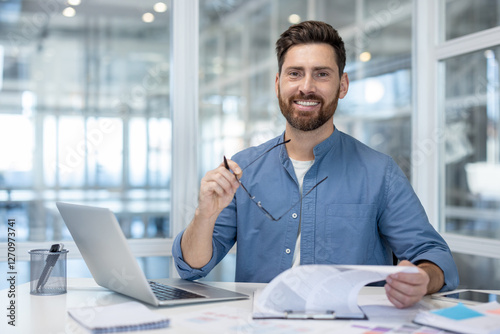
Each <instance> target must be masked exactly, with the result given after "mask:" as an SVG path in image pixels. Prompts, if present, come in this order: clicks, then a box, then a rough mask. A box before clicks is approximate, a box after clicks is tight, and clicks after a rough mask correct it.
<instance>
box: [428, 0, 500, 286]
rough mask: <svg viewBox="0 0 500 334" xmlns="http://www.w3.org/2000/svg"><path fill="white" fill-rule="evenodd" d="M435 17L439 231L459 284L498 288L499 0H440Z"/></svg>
mask: <svg viewBox="0 0 500 334" xmlns="http://www.w3.org/2000/svg"><path fill="white" fill-rule="evenodd" d="M438 20H439V22H440V23H441V24H440V25H439V26H438V27H437V33H438V35H437V39H438V45H437V49H436V51H437V52H436V54H437V59H436V61H437V69H438V81H437V82H438V86H437V90H438V92H439V93H438V101H437V106H438V110H437V112H438V115H439V122H440V123H439V124H440V125H439V126H440V128H442V129H444V131H442V138H443V139H444V140H441V141H440V144H441V147H440V159H439V164H440V173H441V175H442V176H443V177H442V178H441V182H440V194H441V205H440V217H441V221H442V225H441V231H442V232H443V233H444V235H445V238H446V239H447V240H449V242H450V244H451V245H452V249H453V250H454V251H455V254H454V256H455V259H456V261H457V264H458V267H459V271H460V276H461V280H462V284H463V286H467V287H469V288H471V287H472V288H478V289H499V288H500V284H499V282H500V265H499V264H500V80H499V78H500V69H499V58H500V40H499V39H498V36H499V35H500V1H498V0H492V1H465V0H454V1H450V0H441V1H440V2H439V16H438ZM479 273H480V274H479Z"/></svg>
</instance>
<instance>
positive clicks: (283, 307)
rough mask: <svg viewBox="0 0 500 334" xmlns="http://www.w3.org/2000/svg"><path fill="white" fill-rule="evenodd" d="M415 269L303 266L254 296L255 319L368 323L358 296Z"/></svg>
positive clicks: (285, 274) (282, 274)
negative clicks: (372, 285)
mask: <svg viewBox="0 0 500 334" xmlns="http://www.w3.org/2000/svg"><path fill="white" fill-rule="evenodd" d="M397 272H407V273H416V272H418V269H417V268H416V267H411V266H361V265H324V264H315V265H302V266H298V267H293V268H291V269H288V270H286V271H284V272H282V273H281V274H280V275H278V276H277V277H275V278H274V279H273V280H272V281H271V282H270V283H269V284H268V285H267V286H266V287H265V288H264V289H263V290H262V291H258V292H256V294H255V295H254V310H253V318H254V319H366V316H365V314H364V313H363V311H362V310H361V309H360V308H359V306H358V302H357V299H358V294H359V291H360V290H361V288H362V287H363V286H365V285H366V284H368V283H372V282H377V281H382V280H385V279H386V278H387V276H388V275H390V274H394V273H397Z"/></svg>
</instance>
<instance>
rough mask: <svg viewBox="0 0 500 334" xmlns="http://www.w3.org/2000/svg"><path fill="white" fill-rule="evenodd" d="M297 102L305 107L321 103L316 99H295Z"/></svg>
mask: <svg viewBox="0 0 500 334" xmlns="http://www.w3.org/2000/svg"><path fill="white" fill-rule="evenodd" d="M295 103H296V104H298V105H301V106H305V107H311V106H316V105H318V104H319V102H314V101H295Z"/></svg>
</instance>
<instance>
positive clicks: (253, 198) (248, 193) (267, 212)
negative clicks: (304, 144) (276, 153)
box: [224, 139, 328, 222]
mask: <svg viewBox="0 0 500 334" xmlns="http://www.w3.org/2000/svg"><path fill="white" fill-rule="evenodd" d="M290 140H291V139H288V140H286V141H284V142H282V143H278V144H276V145H274V146H273V147H271V148H270V149H268V150H267V151H265V152H264V153H262V154H261V155H259V156H258V157H257V158H255V159H254V160H252V162H250V163H249V164H248V165H246V167H244V168H242V169H241V170H244V169H246V168H248V167H249V166H250V165H251V164H253V163H254V162H255V161H257V160H259V159H260V158H262V157H263V156H264V155H266V154H267V153H269V152H270V151H272V150H273V149H275V148H276V147H278V146H280V145H283V144H286V143H288V142H290ZM224 166H225V167H226V169H227V170H230V169H229V165H228V163H227V159H226V157H225V156H224ZM234 177H235V178H236V180H237V181H238V182H239V184H240V186H241V188H242V189H243V190H244V191H245V192H246V193H247V195H248V197H249V198H250V200H251V201H252V202H254V203H255V205H257V207H258V208H259V209H260V210H261V211H262V212H263V213H264V215H266V217H267V218H269V219H271V220H272V221H275V222H276V221H278V220H280V219H281V218H283V217H284V216H285V215H286V214H287V213H288V212H289V211H290V210H292V209H293V207H294V206H295V205H297V204H298V203H299V202H300V201H302V199H303V198H305V197H306V196H307V195H309V194H310V193H311V191H313V190H314V188H316V187H317V186H319V185H320V184H321V182H323V181H325V180H326V179H327V178H328V176H326V177H325V178H324V179H322V180H320V181H319V182H318V183H316V185H314V187H312V188H311V189H309V191H308V192H307V193H306V194H305V195H303V196H302V197H301V198H300V199H299V200H298V201H297V202H295V203H293V205H292V206H291V207H290V208H289V209H288V210H286V211H285V212H284V213H283V214H282V215H281V216H279V217H278V218H274V216H273V215H272V214H271V213H270V212H269V211H267V210H266V209H265V208H264V207H263V206H262V203H261V202H260V201H258V200H256V199H255V196H253V195H252V194H250V192H249V191H248V189H247V188H246V187H245V186H244V185H243V183H242V182H241V180H240V179H238V177H237V176H236V174H234Z"/></svg>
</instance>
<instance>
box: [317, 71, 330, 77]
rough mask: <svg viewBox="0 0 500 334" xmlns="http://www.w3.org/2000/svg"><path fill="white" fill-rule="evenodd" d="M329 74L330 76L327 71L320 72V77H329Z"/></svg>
mask: <svg viewBox="0 0 500 334" xmlns="http://www.w3.org/2000/svg"><path fill="white" fill-rule="evenodd" d="M327 76H328V73H326V72H320V73H318V77H327Z"/></svg>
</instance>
